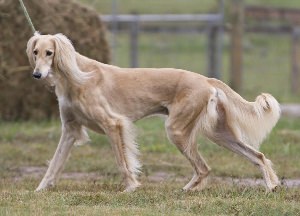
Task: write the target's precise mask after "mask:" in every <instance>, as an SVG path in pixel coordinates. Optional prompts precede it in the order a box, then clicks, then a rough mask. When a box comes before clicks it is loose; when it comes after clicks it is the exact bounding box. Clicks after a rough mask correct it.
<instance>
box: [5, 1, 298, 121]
mask: <svg viewBox="0 0 300 216" xmlns="http://www.w3.org/2000/svg"><path fill="white" fill-rule="evenodd" d="M24 3H25V5H26V6H27V8H28V11H29V14H30V15H31V17H32V20H33V23H34V25H35V27H36V29H37V30H39V31H40V32H41V33H43V34H48V33H51V34H54V33H58V32H61V33H64V34H66V35H67V36H68V37H69V38H71V40H72V41H73V43H74V46H75V47H76V49H77V50H78V51H79V52H81V53H82V54H84V55H87V56H89V57H91V58H94V59H96V60H99V61H101V62H104V63H110V64H114V65H118V66H120V67H174V68H181V69H186V70H190V71H194V72H197V73H201V74H203V75H206V76H209V77H216V78H218V79H221V80H223V81H224V82H226V83H227V84H229V85H230V86H231V87H232V88H234V89H235V90H236V91H238V92H239V93H240V94H241V95H242V96H244V97H245V98H246V99H248V100H254V98H255V96H256V95H258V94H259V93H261V92H269V93H271V94H273V95H274V96H275V97H276V98H277V99H278V100H279V101H280V103H297V102H300V97H299V92H300V90H299V88H300V87H299V85H300V78H299V77H300V75H299V74H300V72H299V71H300V27H299V26H300V2H299V1H297V0H289V1H280V0H266V1H259V0H243V1H239V0H201V1H200V0H171V1H160V0H153V1H151V2H149V1H147V0H126V1H121V0H101V1H97V0H76V1H66V0H63V1H58V0H53V1H49V0H41V1H39V0H30V1H29V0H25V1H24ZM0 9H1V13H0V17H1V19H0V28H1V31H0V36H1V37H0V38H1V41H0V88H1V92H0V115H1V118H2V119H4V120H16V119H32V118H35V119H41V118H52V117H55V116H57V111H56V110H57V109H56V106H57V104H56V99H55V97H54V96H53V94H52V93H49V91H44V90H42V89H44V86H42V85H40V84H36V82H34V80H32V79H31V74H30V73H29V72H30V71H31V69H30V67H29V64H28V60H27V57H26V55H25V52H24V51H25V48H26V43H27V41H28V39H29V38H30V36H31V35H32V32H31V31H30V27H29V25H28V23H27V21H26V19H25V17H24V14H23V12H22V11H21V8H20V5H19V2H18V1H9V0H2V1H0ZM16 48H17V50H18V51H17V52H16ZM50 92H51V89H50ZM37 94H39V95H40V94H43V98H44V99H43V102H40V101H38V99H37V98H38V96H37ZM33 113H34V114H33Z"/></svg>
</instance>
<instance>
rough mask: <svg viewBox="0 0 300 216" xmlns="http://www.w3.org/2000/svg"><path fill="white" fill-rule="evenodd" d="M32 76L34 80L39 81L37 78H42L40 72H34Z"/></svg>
mask: <svg viewBox="0 0 300 216" xmlns="http://www.w3.org/2000/svg"><path fill="white" fill-rule="evenodd" d="M32 76H33V77H34V78H36V79H39V78H41V77H42V74H41V73H40V72H34V73H33V74H32Z"/></svg>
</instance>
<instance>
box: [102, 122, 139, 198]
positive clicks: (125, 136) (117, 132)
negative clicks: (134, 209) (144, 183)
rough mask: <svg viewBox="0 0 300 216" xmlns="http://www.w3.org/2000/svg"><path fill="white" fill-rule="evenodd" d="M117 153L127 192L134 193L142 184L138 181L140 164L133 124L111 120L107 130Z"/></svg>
mask: <svg viewBox="0 0 300 216" xmlns="http://www.w3.org/2000/svg"><path fill="white" fill-rule="evenodd" d="M105 133H106V135H107V136H108V137H109V139H110V142H111V145H112V148H113V151H114V153H115V157H116V161H117V165H118V167H119V169H120V171H121V172H122V174H123V178H124V180H125V185H126V189H125V191H126V192H130V191H134V190H135V189H136V188H137V187H138V186H140V183H139V182H138V181H137V179H136V174H137V173H138V172H139V168H140V163H139V161H138V159H137V154H138V149H137V146H136V143H135V141H134V131H133V126H132V123H131V122H129V121H127V120H123V119H110V120H109V123H108V124H107V128H106V130H105Z"/></svg>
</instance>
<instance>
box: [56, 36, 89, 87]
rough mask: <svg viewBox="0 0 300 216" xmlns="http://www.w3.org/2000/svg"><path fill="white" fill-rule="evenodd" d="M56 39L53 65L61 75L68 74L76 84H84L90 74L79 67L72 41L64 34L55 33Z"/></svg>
mask: <svg viewBox="0 0 300 216" xmlns="http://www.w3.org/2000/svg"><path fill="white" fill-rule="evenodd" d="M53 39H54V45H55V50H54V57H53V67H54V70H55V71H59V72H60V73H61V75H64V76H66V77H67V78H68V79H69V80H70V81H72V82H73V83H74V84H79V85H80V84H82V82H85V80H86V79H88V76H89V74H88V73H83V72H82V71H81V70H80V68H79V67H78V64H77V61H76V51H75V49H74V47H73V45H72V43H71V41H70V40H69V39H68V38H67V37H66V36H64V35H63V34H56V35H53Z"/></svg>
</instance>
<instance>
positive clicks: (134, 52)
mask: <svg viewBox="0 0 300 216" xmlns="http://www.w3.org/2000/svg"><path fill="white" fill-rule="evenodd" d="M135 15H136V14H135ZM138 36H139V18H138V15H136V16H134V20H133V21H132V22H131V23H130V61H131V63H130V65H131V67H133V68H136V67H138V65H139V64H138V63H139V61H138Z"/></svg>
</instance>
